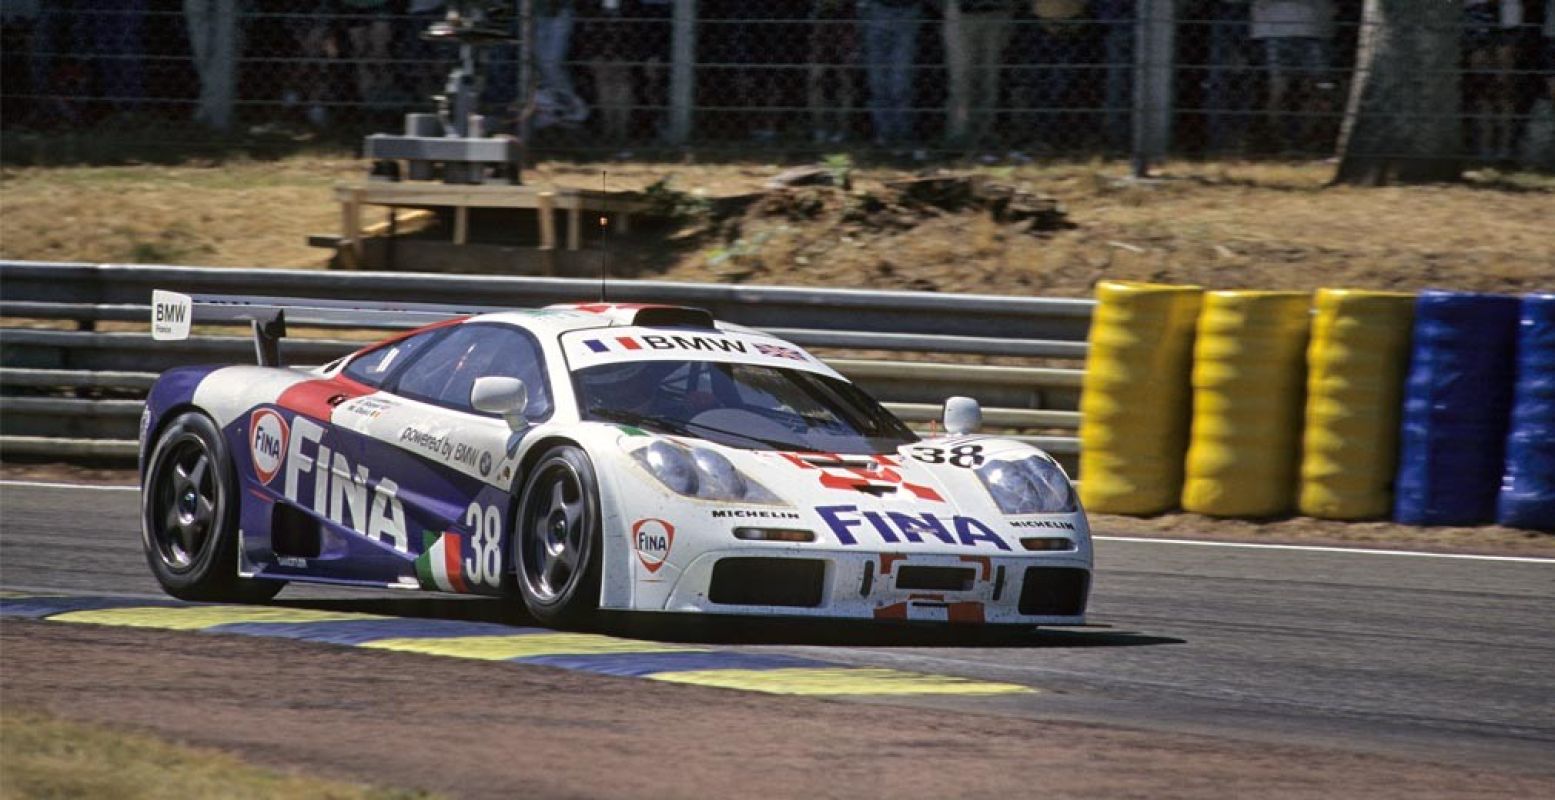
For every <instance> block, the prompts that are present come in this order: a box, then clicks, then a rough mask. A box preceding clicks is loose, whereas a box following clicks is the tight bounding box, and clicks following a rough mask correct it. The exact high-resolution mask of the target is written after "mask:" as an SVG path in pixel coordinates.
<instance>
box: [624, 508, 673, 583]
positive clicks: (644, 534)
mask: <svg viewBox="0 0 1555 800" xmlns="http://www.w3.org/2000/svg"><path fill="white" fill-rule="evenodd" d="M674 544H675V526H674V525H671V524H669V523H668V522H665V521H664V520H662V519H640V520H637V521H636V522H635V523H633V524H632V549H633V550H636V551H637V558H638V559H639V560H641V561H642V562H643V566H645V567H647V568H648V572H649V573H655V572H658V571H659V567H662V566H664V560H665V559H667V558H669V555H670V548H671V547H672V546H674Z"/></svg>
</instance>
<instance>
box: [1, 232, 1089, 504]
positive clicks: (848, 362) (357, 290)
mask: <svg viewBox="0 0 1555 800" xmlns="http://www.w3.org/2000/svg"><path fill="white" fill-rule="evenodd" d="M153 289H168V290H172V291H178V292H184V293H191V294H239V295H259V296H265V297H300V298H325V299H333V300H359V301H361V302H363V304H364V305H370V304H372V303H375V302H395V303H407V302H417V303H443V304H454V305H462V306H481V307H499V308H525V307H538V306H545V305H550V304H552V303H560V302H577V301H589V300H595V299H597V298H598V297H599V283H598V281H596V280H592V279H571V278H531V277H503V276H484V275H481V276H475V275H443V274H427V273H404V272H327V271H312V270H280V269H237V268H216V267H174V266H143V265H128V264H83V263H44V262H29V261H0V318H3V323H4V324H3V327H0V458H4V457H25V458H31V459H40V458H41V459H49V460H64V461H72V460H92V461H98V460H110V461H113V460H116V461H126V462H127V461H129V460H131V459H133V458H134V456H135V451H136V442H135V438H136V434H137V430H136V426H137V421H138V419H139V416H140V411H141V405H142V400H143V398H144V396H145V391H146V389H147V388H149V387H150V385H151V383H152V381H153V380H155V378H156V376H157V374H159V373H160V372H162V371H163V370H165V369H168V368H170V367H173V366H178V365H183V364H201V363H206V364H208V363H252V362H253V360H254V350H253V342H252V340H251V339H250V337H249V336H248V335H246V331H242V330H239V329H236V328H234V329H231V330H229V331H222V332H220V333H211V332H209V331H210V329H211V328H212V327H213V326H203V325H201V324H200V323H199V321H198V320H196V324H197V326H199V327H197V328H196V334H195V335H194V336H192V337H191V338H190V339H188V340H186V341H182V342H153V341H152V339H151V336H150V333H149V331H148V330H147V327H148V320H149V318H150V298H151V292H152V290H153ZM608 292H609V300H611V301H616V302H650V303H667V304H674V305H688V306H697V307H700V308H705V309H707V310H709V311H711V312H712V313H713V315H714V316H715V317H717V318H719V319H722V320H727V321H730V322H736V323H740V324H742V325H749V326H752V327H756V328H761V329H764V330H767V331H770V332H772V333H773V334H775V335H778V336H781V337H783V338H785V339H788V340H790V341H793V342H795V343H798V344H801V345H804V346H805V347H806V348H809V349H812V350H815V351H817V354H818V355H821V356H822V357H824V358H826V360H827V361H828V362H829V363H830V364H831V365H832V366H833V367H834V368H836V369H837V370H838V371H839V372H841V373H843V374H844V375H847V376H848V377H849V378H850V379H852V380H854V381H856V382H857V383H859V384H860V385H861V386H863V387H864V388H865V389H867V390H868V391H869V392H870V393H871V394H873V395H874V396H875V397H877V398H878V399H880V400H881V401H882V402H884V403H885V404H886V405H887V407H889V408H890V409H891V410H892V411H894V412H895V413H896V414H898V415H899V416H901V417H902V418H903V419H904V420H906V421H907V422H909V423H910V424H912V425H913V427H914V428H916V429H919V430H927V429H928V426H929V425H930V423H931V421H932V420H934V419H936V418H937V417H938V415H939V410H940V403H941V402H942V401H943V400H944V398H945V397H947V396H950V395H956V394H961V395H970V396H973V397H976V398H977V399H978V400H979V401H980V402H981V403H982V404H983V416H984V425H985V429H988V430H1003V431H1010V432H1016V433H1017V434H1018V438H1023V439H1027V440H1028V441H1031V442H1032V443H1034V444H1036V445H1038V446H1039V447H1043V448H1044V449H1046V450H1048V451H1049V452H1051V453H1053V454H1054V455H1055V456H1057V457H1059V458H1060V459H1061V460H1063V461H1064V462H1065V464H1066V467H1067V468H1069V470H1070V473H1071V475H1073V474H1075V470H1076V463H1075V462H1076V459H1077V456H1078V454H1079V439H1078V438H1076V435H1075V432H1076V430H1077V429H1078V427H1079V412H1078V410H1077V409H1078V405H1079V393H1080V382H1081V376H1082V374H1083V366H1084V358H1085V353H1086V343H1085V339H1086V334H1087V332H1088V330H1089V327H1090V320H1091V310H1092V306H1093V305H1094V303H1093V301H1091V300H1087V299H1071V298H1025V297H998V296H992V295H952V294H936V293H932V292H900V291H862V290H854V289H819V288H811V287H788V286H739V285H729V284H703V283H677V282H670V281H612V282H610V284H609V287H608ZM411 326H412V323H406V324H405V325H402V326H399V327H411ZM326 327H328V326H317V328H326ZM382 327H383V328H385V329H389V328H393V327H396V326H394V325H384V326H382ZM317 328H316V329H312V330H294V332H293V335H292V337H291V338H287V339H285V340H283V342H282V344H281V353H282V358H283V360H284V361H285V363H292V364H321V363H324V362H325V361H328V360H330V359H332V358H334V357H336V356H338V355H341V354H343V353H346V352H349V351H350V350H352V349H355V348H356V347H359V346H360V345H361V344H363V343H364V342H363V341H360V340H357V341H349V340H343V339H340V338H335V336H332V335H331V334H330V332H329V331H327V330H323V331H320V330H318V329H317ZM218 329H219V328H218ZM989 362H998V363H997V364H992V363H989Z"/></svg>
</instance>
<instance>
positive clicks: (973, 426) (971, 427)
mask: <svg viewBox="0 0 1555 800" xmlns="http://www.w3.org/2000/svg"><path fill="white" fill-rule="evenodd" d="M981 427H983V407H982V406H980V405H978V404H977V401H976V400H974V399H972V398H970V397H947V398H945V432H946V433H948V434H950V435H952V436H960V435H962V434H964V433H976V432H977V429H978V428H981Z"/></svg>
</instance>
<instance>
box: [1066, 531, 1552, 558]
mask: <svg viewBox="0 0 1555 800" xmlns="http://www.w3.org/2000/svg"><path fill="white" fill-rule="evenodd" d="M1091 538H1092V539H1095V540H1096V541H1098V542H1133V543H1138V544H1186V545H1193V546H1196V547H1241V548H1245V549H1249V550H1297V551H1307V552H1312V553H1346V554H1350V553H1354V554H1357V555H1366V556H1417V557H1419V558H1457V559H1464V560H1468V561H1516V562H1520V563H1525V564H1555V558H1539V557H1535V556H1482V555H1475V554H1472V553H1422V552H1417V551H1414V550H1368V549H1366V548H1362V547H1321V546H1318V545H1309V544H1254V543H1252V542H1210V541H1201V540H1198V539H1155V538H1151V537H1147V536H1092V537H1091Z"/></svg>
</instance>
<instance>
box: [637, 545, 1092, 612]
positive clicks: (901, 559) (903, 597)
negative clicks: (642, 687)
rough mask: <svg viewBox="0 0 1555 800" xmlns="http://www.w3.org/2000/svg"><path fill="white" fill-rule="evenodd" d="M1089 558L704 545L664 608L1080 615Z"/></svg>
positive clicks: (1056, 555)
mask: <svg viewBox="0 0 1555 800" xmlns="http://www.w3.org/2000/svg"><path fill="white" fill-rule="evenodd" d="M1090 577H1091V563H1090V560H1089V559H1088V558H1086V557H1084V556H1083V555H1080V554H1078V553H1053V554H1044V555H1040V556H1037V555H1009V556H985V555H977V556H967V555H947V554H939V553H922V554H920V553H911V552H908V553H861V552H858V551H837V550H819V549H809V548H804V549H799V548H778V547H761V548H740V549H729V550H719V551H714V552H706V553H703V554H701V555H700V556H698V557H697V558H696V560H694V561H693V562H692V563H691V564H689V565H688V566H687V567H686V569H685V570H684V571H683V572H682V573H681V575H680V577H679V579H678V580H677V581H676V582H675V585H674V588H673V589H672V590H671V591H670V592H669V594H668V599H667V601H666V602H665V604H664V606H663V608H662V610H663V611H670V612H695V613H712V614H735V615H760V616H800V617H824V618H836V619H876V620H922V621H937V622H951V623H973V624H978V623H985V624H1032V625H1042V624H1046V625H1078V624H1082V623H1084V622H1085V604H1086V600H1087V597H1088V595H1089V591H1090Z"/></svg>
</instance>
